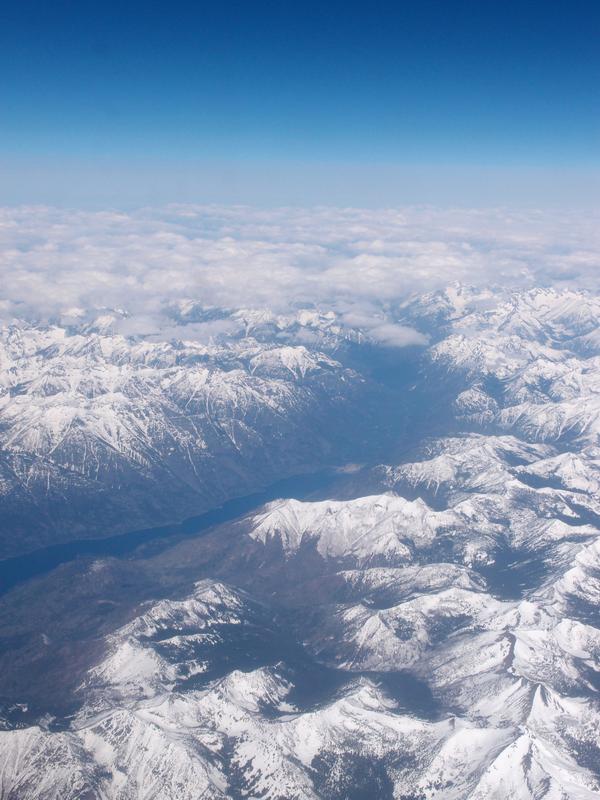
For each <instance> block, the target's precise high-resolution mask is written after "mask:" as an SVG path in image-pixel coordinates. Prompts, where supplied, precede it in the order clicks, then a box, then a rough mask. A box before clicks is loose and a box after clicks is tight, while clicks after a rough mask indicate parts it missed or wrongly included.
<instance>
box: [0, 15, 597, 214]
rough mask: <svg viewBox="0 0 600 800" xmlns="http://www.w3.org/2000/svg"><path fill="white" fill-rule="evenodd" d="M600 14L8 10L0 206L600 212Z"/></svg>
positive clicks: (0, 26) (1, 74)
mask: <svg viewBox="0 0 600 800" xmlns="http://www.w3.org/2000/svg"><path fill="white" fill-rule="evenodd" d="M599 42H600V4H598V3H597V2H595V0H571V1H570V2H567V1H566V0H545V1H544V2H541V1H537V0H519V1H518V2H517V1H516V0H503V1H502V2H500V1H496V0H477V1H475V0H444V1H443V2H434V0H419V2H406V0H396V2H378V0H374V1H373V2H370V3H358V2H352V1H351V0H349V1H348V2H338V0H328V2H321V3H314V2H299V0H295V2H288V0H280V1H279V2H274V1H273V2H265V1H264V0H257V1H256V2H249V1H247V2H237V3H234V2H230V0H222V2H219V3H214V2H212V3H208V2H203V1H202V0H199V1H197V2H181V0H173V2H166V1H165V0H163V2H151V0H147V2H137V1H136V0H121V2H111V0H105V2H89V0H73V1H72V2H66V1H65V0H55V1H54V2H52V3H48V2H43V3H42V2H37V1H34V0H18V2H16V0H13V2H8V1H7V0H3V2H0V204H5V205H11V204H19V203H27V204H36V203H44V204H50V205H59V206H60V205H63V206H64V205H66V206H77V207H92V208H94V207H112V208H132V207H136V206H141V205H156V204H161V203H169V202H198V203H248V204H253V205H298V204H299V205H302V204H304V205H307V204H308V205H310V204H312V205H314V204H316V205H322V204H334V205H342V206H363V207H364V206H372V207H377V206H386V205H394V204H405V203H421V204H423V203H424V204H429V203H431V204H443V205H475V206H494V205H496V206H497V205H502V204H510V205H519V204H521V205H547V204H549V205H561V204H563V205H565V204H566V205H569V206H573V207H575V206H585V207H588V206H590V205H594V204H595V203H596V202H597V196H598V189H599V188H600V152H599V145H600V93H599V92H598V86H600V47H599V44H598V43H599Z"/></svg>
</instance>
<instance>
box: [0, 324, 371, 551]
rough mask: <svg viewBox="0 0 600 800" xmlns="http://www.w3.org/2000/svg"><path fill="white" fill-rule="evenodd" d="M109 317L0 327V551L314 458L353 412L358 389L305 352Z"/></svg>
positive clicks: (133, 523)
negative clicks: (124, 330) (153, 329)
mask: <svg viewBox="0 0 600 800" xmlns="http://www.w3.org/2000/svg"><path fill="white" fill-rule="evenodd" d="M114 320H115V318H114V315H113V316H108V317H103V318H100V319H99V320H95V321H94V323H93V324H87V325H82V326H79V328H76V329H73V328H68V327H61V326H58V325H52V326H47V327H32V326H26V325H21V326H17V325H13V326H10V327H8V328H4V329H2V330H0V497H1V498H2V510H1V512H0V525H1V529H2V531H3V535H2V536H1V537H0V555H2V556H7V555H12V554H15V553H18V552H23V551H27V550H31V549H34V548H35V547H39V546H41V545H43V544H48V543H53V542H57V541H65V540H69V539H73V538H75V539H77V538H87V537H92V538H93V537H98V536H103V535H106V534H107V533H111V532H117V531H122V530H132V529H133V528H135V527H148V526H151V525H156V524H157V523H159V522H161V521H167V522H168V521H173V520H174V519H177V518H179V519H181V518H183V517H185V516H190V515H191V514H192V513H199V512H202V511H204V510H206V509H207V508H211V507H215V506H217V505H219V503H220V502H222V501H223V500H227V499H228V498H229V497H231V496H234V495H239V494H244V493H249V492H250V491H252V490H253V489H256V488H257V487H259V486H261V485H264V484H267V483H269V482H271V481H273V480H274V479H275V478H277V477H281V476H282V475H286V474H293V473H294V472H295V471H301V470H304V469H307V468H314V467H315V466H317V465H318V464H319V463H322V462H323V461H326V460H327V458H328V456H329V454H330V452H331V449H332V446H333V441H334V440H335V438H336V437H338V438H339V436H340V432H341V431H343V430H344V429H345V426H346V425H348V424H354V425H356V424H358V422H359V418H360V417H361V416H362V415H363V412H362V410H361V404H360V403H358V402H357V400H356V398H357V395H358V394H359V393H360V392H361V390H362V388H363V383H364V381H363V380H362V379H361V378H360V376H359V375H357V374H356V372H353V371H352V370H350V369H347V368H345V367H343V366H342V365H341V364H340V363H339V362H338V361H336V360H335V359H334V358H332V357H330V356H328V355H325V354H324V353H323V352H320V351H318V350H316V349H314V348H312V349H308V348H307V347H305V346H304V345H302V344H297V343H292V344H289V343H285V342H281V343H279V342H277V341H270V342H269V343H264V342H263V343H260V342H258V341H257V340H256V339H254V338H251V337H249V336H246V335H243V336H241V338H240V337H238V338H228V339H226V340H225V341H223V342H221V343H209V344H200V343H198V342H195V341H181V340H174V341H169V342H156V341H150V340H149V339H133V338H131V337H125V336H122V335H119V334H116V333H114V332H112V330H111V329H112V326H113V325H114ZM351 400H353V401H354V402H351Z"/></svg>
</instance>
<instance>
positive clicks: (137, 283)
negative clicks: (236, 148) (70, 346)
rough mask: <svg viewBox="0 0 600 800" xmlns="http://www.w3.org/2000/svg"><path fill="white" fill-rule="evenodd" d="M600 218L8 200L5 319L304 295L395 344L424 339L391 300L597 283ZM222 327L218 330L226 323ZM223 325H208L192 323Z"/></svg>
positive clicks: (138, 326) (139, 318)
mask: <svg viewBox="0 0 600 800" xmlns="http://www.w3.org/2000/svg"><path fill="white" fill-rule="evenodd" d="M597 217H598V215H597V214H594V213H592V212H587V213H585V214H583V213H582V214H575V213H573V212H571V213H559V212H549V211H548V212H539V211H538V212H536V211H524V212H514V211H512V212H511V211H506V210H496V211H481V210H477V211H468V210H459V209H449V210H436V209H430V208H406V209H401V210H394V209H383V210H379V211H377V210H371V209H369V210H362V209H352V208H351V209H333V208H314V209H301V208H300V209H298V208H293V209H292V208H280V209H275V210H259V209H252V208H246V207H240V206H230V207H214V206H205V207H200V206H168V207H165V208H162V209H143V210H140V211H137V212H134V213H129V214H126V213H121V212H110V211H107V212H83V211H73V212H67V211H64V210H57V209H52V208H46V207H21V208H5V209H0V279H1V288H0V317H1V318H4V319H8V318H10V317H14V316H16V317H30V318H42V319H45V318H49V317H52V316H57V315H59V314H63V315H73V314H74V313H75V312H77V314H80V310H81V309H90V308H99V307H111V308H114V307H119V308H124V309H126V310H127V311H128V312H129V316H128V318H127V320H126V321H124V322H123V323H122V327H123V330H124V332H125V331H126V332H131V333H140V334H142V333H143V334H148V335H152V334H153V335H156V334H160V333H161V332H162V333H163V335H167V333H168V334H173V333H174V332H175V328H173V322H172V320H171V319H169V318H168V316H167V315H166V313H165V310H166V308H167V307H168V306H169V304H172V303H173V302H177V301H180V300H182V299H185V298H191V299H194V300H197V301H199V302H201V303H202V304H205V305H207V306H222V307H227V308H239V307H254V308H263V307H268V308H271V309H273V310H275V311H276V312H284V311H286V310H287V309H289V307H290V306H292V305H294V304H298V303H306V304H310V303H313V304H316V305H317V306H320V307H322V308H333V309H335V310H336V311H337V312H338V313H340V314H342V315H343V317H344V320H345V321H346V323H347V324H352V320H354V323H353V324H358V325H360V326H362V327H364V328H365V330H368V331H369V332H370V335H372V337H373V338H375V339H377V340H378V341H381V342H382V343H386V344H392V345H397V346H402V345H404V344H412V343H417V342H418V340H419V334H417V333H416V332H415V331H412V329H406V328H402V326H398V325H395V324H394V323H393V321H390V319H389V317H388V316H387V315H386V313H385V309H386V307H389V305H390V304H392V303H394V302H397V301H398V300H402V299H403V298H405V297H406V296H408V295H410V294H412V293H415V292H422V291H428V290H432V289H436V288H441V287H443V286H446V285H448V284H449V283H452V282H454V281H460V282H465V283H472V284H476V285H477V284H483V285H485V284H489V283H497V284H501V285H504V286H515V287H516V286H533V285H549V284H552V285H569V286H573V285H576V286H582V287H585V288H589V289H591V290H592V291H596V290H597V289H598V282H599V280H600V257H599V255H598V254H599V253H600V248H599V244H600V226H599V225H598V224H597V223H598V219H597ZM226 327H227V326H226V325H225V326H224V325H223V324H222V323H218V324H217V323H212V329H214V332H222V331H224V330H225V329H226ZM193 331H194V335H197V336H198V337H206V336H208V337H209V336H210V335H212V334H213V330H211V326H210V325H209V326H208V327H207V326H206V324H204V323H203V324H200V325H196V324H195V327H194V328H189V333H192V332H193Z"/></svg>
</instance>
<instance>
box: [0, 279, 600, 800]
mask: <svg viewBox="0 0 600 800" xmlns="http://www.w3.org/2000/svg"><path fill="white" fill-rule="evenodd" d="M394 314H395V317H394V319H395V321H397V322H399V323H400V324H403V325H407V326H412V327H416V328H417V329H418V330H420V331H421V332H422V333H423V334H425V335H427V336H428V337H429V339H430V345H429V346H427V347H423V348H420V349H418V350H412V351H408V350H397V351H390V350H388V351H381V350H380V349H378V348H377V347H375V346H374V345H373V344H370V343H368V342H366V343H365V342H363V341H362V339H361V335H360V331H347V330H344V329H342V328H341V327H337V326H336V325H335V318H334V317H332V316H331V315H327V316H320V315H318V314H315V315H313V316H308V317H307V316H304V317H298V318H294V319H293V320H292V319H289V320H281V319H280V320H278V321H274V320H273V319H272V318H271V317H269V316H268V315H266V316H263V317H260V318H257V317H253V320H254V322H255V325H254V327H253V328H251V329H249V328H248V325H244V328H243V335H242V334H240V336H239V337H238V338H235V337H233V338H232V339H231V340H229V341H227V342H224V343H220V344H218V345H210V346H209V347H206V348H204V350H205V352H204V354H203V355H202V357H200V354H199V353H198V352H196V351H195V349H196V350H197V349H198V348H197V346H195V345H194V346H192V345H189V344H181V345H175V344H173V345H160V346H158V345H151V344H149V343H147V342H144V341H136V342H133V341H130V340H125V339H121V338H119V337H113V336H111V335H110V333H108V332H102V331H100V332H99V331H98V329H97V328H96V329H93V330H91V329H90V330H88V331H66V332H63V333H61V334H59V333H58V332H57V329H51V330H49V329H44V330H41V329H27V330H23V331H20V332H19V334H18V335H17V334H16V333H15V330H14V329H13V330H11V331H8V332H5V333H6V342H7V345H6V348H7V349H6V352H7V353H8V355H6V356H5V357H4V361H3V362H2V365H3V366H2V369H3V375H4V376H5V383H4V386H5V389H4V395H3V396H2V397H3V404H2V406H1V407H0V415H1V416H0V424H1V431H0V435H1V436H2V450H1V451H0V456H1V458H2V463H3V464H4V465H5V467H6V471H5V475H6V478H5V479H4V480H3V483H2V491H3V493H4V497H5V498H6V504H5V505H3V507H4V508H6V509H10V514H11V515H12V517H10V519H14V520H20V522H19V525H21V528H19V526H18V525H16V524H15V525H14V526H9V525H8V523H7V529H6V530H7V533H6V536H5V537H4V539H5V541H4V545H3V546H4V552H5V553H7V554H8V553H11V554H17V553H25V552H26V551H27V550H30V549H32V548H34V547H37V546H40V545H42V544H48V543H50V542H57V541H63V542H65V541H67V540H71V542H72V543H74V544H72V545H71V547H70V549H68V550H65V551H64V553H63V555H62V556H61V557H60V558H57V559H55V560H54V561H53V562H52V563H49V564H47V565H46V567H45V568H44V565H43V564H42V565H41V567H40V568H39V569H37V568H36V570H31V571H29V572H27V569H26V565H25V562H21V566H22V569H23V572H22V576H23V579H22V580H21V581H20V582H17V581H13V583H14V584H15V585H13V587H12V588H11V589H10V590H9V591H7V592H6V593H5V594H4V595H3V597H2V598H0V646H1V647H2V651H1V655H0V696H1V698H2V704H3V705H2V728H3V730H2V731H1V732H0V798H7V799H8V798H10V800H17V799H18V800H21V798H36V800H42V798H43V799H44V800H47V799H49V798H56V800H58V798H60V799H61V800H63V799H64V798H73V799H75V798H83V797H85V798H115V799H117V798H118V800H128V799H131V800H133V798H156V799H157V800H158V799H159V798H160V800H163V799H165V800H168V798H173V800H175V798H177V800H181V799H183V800H185V799H186V798H190V800H192V798H194V799H195V798H198V797H205V798H221V799H224V798H234V799H235V800H237V799H238V798H253V797H261V798H270V799H271V800H282V799H283V800H309V799H311V800H315V798H327V799H328V800H329V798H331V799H332V800H333V798H335V799H336V800H337V799H338V798H339V800H342V798H343V799H344V800H348V798H356V800H358V798H369V799H371V798H382V799H385V798H395V800H398V798H403V800H424V799H425V798H426V799H427V800H430V799H435V800H442V798H443V800H463V799H464V798H471V799H472V800H489V799H490V798H497V800H500V799H501V798H502V799H504V798H507V797H511V798H518V799H519V800H521V799H522V800H534V798H535V799H536V800H537V799H538V798H548V799H549V800H562V798H574V800H591V798H596V797H600V769H599V766H598V765H599V763H600V750H599V746H598V731H599V730H600V702H599V695H598V690H599V689H600V630H599V627H600V619H599V616H598V613H597V607H598V603H599V601H600V530H599V528H598V521H599V520H600V472H599V464H600V449H599V444H598V433H599V432H600V399H599V398H600V336H599V334H598V324H597V320H598V319H599V318H600V301H598V300H597V299H596V298H595V297H591V296H589V295H586V294H583V293H570V292H562V293H561V292H555V291H549V290H543V291H542V290H539V291H534V292H527V293H522V294H517V295H506V294H496V293H492V292H486V293H481V292H475V291H470V290H467V289H460V290H459V289H457V288H456V287H455V288H452V289H450V290H448V291H447V292H444V293H439V294H435V295H429V296H426V297H422V298H418V299H417V300H414V301H411V302H410V303H407V304H406V305H405V306H403V307H402V308H398V309H396V310H395V311H394ZM257 320H258V321H257ZM308 334H310V337H309V336H308ZM48 337H50V340H51V341H49V342H47V343H46V344H44V346H42V345H41V344H40V343H41V342H42V341H44V342H45V341H46V339H47V338H48ZM309 338H310V340H311V344H310V346H308V345H307V344H306V342H307V341H308V339H309ZM301 341H303V342H304V343H303V344H300V342H301ZM25 342H29V343H28V344H27V345H26V344H24V343H25ZM73 348H75V351H76V352H75V354H74V353H73V352H72V349H73ZM157 350H160V353H158V352H157ZM192 351H194V352H192ZM82 353H83V354H84V355H82ZM99 353H100V355H98V354H99ZM177 354H179V355H177ZM81 358H84V361H83V362H81V363H83V364H84V365H85V366H79V367H75V366H74V364H75V362H77V361H78V359H81ZM203 359H204V360H203ZM91 364H93V365H94V366H93V368H92V367H91V366H90V365H91ZM67 366H68V369H67ZM44 369H46V370H47V372H44ZM88 373H90V374H93V375H95V378H94V381H95V384H94V386H95V388H94V389H93V391H92V390H90V389H89V388H88V389H85V391H84V388H82V387H83V381H84V376H85V375H87V377H86V378H85V380H88V381H89V380H91V378H90V377H89V375H88ZM59 375H60V376H61V377H60V380H59V378H58V377H57V376H59ZM17 376H19V377H18V381H17ZM51 376H52V377H51ZM349 460H352V461H354V462H357V461H360V462H361V464H360V466H359V465H358V464H356V463H354V464H353V465H351V466H346V467H345V468H340V467H342V465H343V464H344V463H345V462H348V461H349ZM15 465H18V467H16V466H15ZM324 465H329V467H331V468H330V469H329V470H327V471H323V472H319V473H318V475H319V479H318V481H317V483H316V484H313V483H310V481H309V482H308V483H307V482H306V478H304V479H303V481H304V482H301V481H298V483H297V484H295V483H294V481H293V480H291V481H287V482H285V483H284V484H278V486H281V487H283V488H285V491H284V492H282V493H281V494H282V495H284V496H279V497H277V496H275V495H276V492H272V493H269V490H267V493H266V494H265V495H264V496H257V497H256V507H247V506H243V505H241V506H239V507H232V508H238V510H239V515H238V516H235V512H234V513H231V514H229V515H228V516H227V517H226V518H220V517H219V516H216V517H211V518H210V519H209V522H210V524H208V523H206V524H204V523H202V522H201V521H199V520H191V521H190V522H189V524H186V525H184V526H173V527H169V526H166V527H163V528H161V529H159V530H157V531H155V532H154V533H152V532H151V531H148V532H146V533H142V534H140V533H134V534H128V533H125V534H124V535H123V536H122V537H116V538H115V537H114V536H113V537H112V538H110V537H109V538H105V539H102V538H101V537H103V536H108V534H109V533H113V534H114V533H115V532H116V531H126V530H127V529H128V528H129V530H134V529H135V528H139V527H148V523H149V522H151V521H152V519H151V517H152V515H153V514H154V515H155V516H156V521H157V522H161V521H163V520H165V519H168V515H169V513H173V514H175V516H179V517H183V516H185V515H186V514H187V513H190V512H192V513H196V512H200V511H203V510H205V509H207V508H209V506H210V504H211V498H213V499H214V502H213V505H215V506H216V505H219V504H220V503H221V502H223V501H224V500H226V499H228V498H230V497H232V496H235V495H242V494H244V493H247V491H248V490H249V489H255V488H257V487H260V486H263V487H264V486H265V485H266V484H267V483H268V482H269V481H272V480H274V479H276V478H282V477H284V476H285V475H292V474H293V473H294V472H295V471H298V470H299V469H300V468H301V469H303V470H307V469H308V470H313V471H315V472H316V471H317V470H318V469H321V468H322V467H323V466H324ZM336 466H337V469H335V467H336ZM59 475H60V478H59V477H58V476H59ZM165 476H167V477H165ZM169 476H170V477H169ZM192 476H194V477H192ZM225 476H228V477H225ZM44 482H45V483H44ZM44 485H45V486H46V493H45V494H44V492H43V491H42V487H43V486H44ZM182 487H183V488H182ZM28 493H29V494H28ZM58 495H61V497H62V500H61V501H60V502H59V501H58V500H56V497H58ZM88 496H89V497H91V498H92V500H90V508H89V514H90V517H89V519H90V520H91V519H92V518H93V519H95V520H98V519H101V518H102V515H103V514H104V515H105V521H104V522H103V523H102V524H99V523H98V524H97V525H95V526H94V525H92V524H91V523H89V527H86V529H85V533H83V532H82V531H81V530H80V529H79V528H77V527H75V525H74V521H75V520H80V519H82V517H81V515H80V513H79V511H78V509H79V507H80V506H79V505H78V504H79V503H83V504H85V503H86V500H85V498H86V497H88ZM26 497H30V498H31V503H30V507H29V508H28V507H27V503H26V502H25V500H26ZM144 498H146V500H144ZM61 503H62V505H61ZM250 505H251V504H250ZM34 509H41V511H40V514H39V516H40V518H43V524H42V523H40V524H39V525H38V526H37V527H35V528H33V527H32V528H29V527H28V526H27V522H26V521H27V519H29V518H28V517H27V514H30V515H31V519H34V517H35V516H36V514H35V512H34ZM44 515H46V516H44ZM53 515H54V516H53ZM117 518H118V520H119V521H118V524H117V522H115V520H117ZM6 519H7V520H8V519H9V515H8V512H7V516H6ZM128 519H129V520H130V521H131V522H132V523H133V524H131V525H129V526H128V525H127V520H128ZM59 523H60V524H59ZM86 524H88V523H86ZM207 525H208V527H207ZM22 529H23V530H24V529H27V530H28V531H29V539H25V537H22V536H21V534H20V533H19V531H20V530H22ZM90 537H91V538H95V539H97V540H98V541H97V542H95V544H94V550H93V551H90V550H89V549H87V550H86V548H85V547H83V546H79V545H77V541H78V540H85V539H86V538H90ZM127 537H130V538H129V539H128V538H127ZM78 548H79V549H78ZM61 552H62V551H61ZM32 557H33V556H32ZM22 558H24V559H26V556H22ZM38 558H41V559H42V561H43V556H40V554H39V553H38ZM59 562H62V563H59ZM38 566H39V565H38ZM35 572H37V573H39V574H38V576H37V577H32V576H33V575H34V573H35Z"/></svg>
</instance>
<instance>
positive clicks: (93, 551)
mask: <svg viewBox="0 0 600 800" xmlns="http://www.w3.org/2000/svg"><path fill="white" fill-rule="evenodd" d="M339 474H340V473H339V472H338V471H336V470H333V469H327V470H321V471H318V472H314V473H310V474H303V475H295V476H293V477H291V478H285V479H283V480H280V481H277V482H275V483H273V484H271V485H270V486H268V487H267V488H266V489H263V490H262V491H259V492H255V493H254V494H250V495H246V496H244V497H237V498H234V499H233V500H228V501H227V502H226V503H223V505H221V506H219V507H218V508H215V509H212V510H211V511H207V512H205V513H204V514H199V515H198V516H195V517H190V518H189V519H187V520H185V521H184V522H181V523H179V524H176V525H163V526H160V527H157V528H145V529H143V530H136V531H130V532H128V533H122V534H118V535H116V536H109V537H106V538H103V539H77V540H74V541H70V542H65V543H63V544H55V545H50V546H49V547H43V548H40V549H39V550H35V551H34V552H32V553H26V554H25V555H21V556H15V557H13V558H7V559H4V560H2V561H0V595H2V594H5V593H6V592H7V591H9V589H12V588H14V587H15V586H18V585H19V584H21V583H24V582H25V581H27V580H29V579H30V578H34V577H36V576H38V575H43V574H45V573H47V572H50V571H51V570H53V569H55V568H56V567H58V566H60V565H61V564H65V563H67V562H69V561H73V560H74V559H76V558H78V557H79V556H86V555H94V556H126V555H128V554H129V553H132V552H133V551H134V550H135V549H136V548H138V547H139V546H140V545H143V544H147V543H149V542H153V543H154V544H155V549H156V551H160V550H162V549H164V548H166V547H167V546H168V545H169V544H170V543H172V541H173V540H174V539H178V538H182V537H187V536H197V535H198V534H200V533H202V532H207V531H208V530H209V529H211V528H213V527H214V526H215V525H222V524H223V523H225V522H230V521H232V520H234V519H237V518H238V517H241V516H243V515H244V514H248V513H250V512H251V511H253V510H254V509H258V508H260V506H262V505H264V504H265V503H268V502H270V501H272V500H277V499H279V498H292V497H293V498H295V499H297V500H302V499H304V498H306V497H308V496H309V495H310V494H313V493H314V492H316V491H317V490H319V489H323V488H324V487H326V486H328V485H330V484H332V483H333V482H334V481H335V480H336V479H338V478H339Z"/></svg>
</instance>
